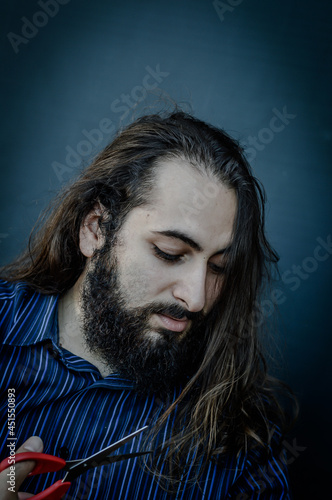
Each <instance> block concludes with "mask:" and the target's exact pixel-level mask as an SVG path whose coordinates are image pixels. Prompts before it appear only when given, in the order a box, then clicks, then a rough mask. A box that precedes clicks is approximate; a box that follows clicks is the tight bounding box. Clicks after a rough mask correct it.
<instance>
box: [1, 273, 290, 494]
mask: <svg viewBox="0 0 332 500" xmlns="http://www.w3.org/2000/svg"><path fill="white" fill-rule="evenodd" d="M57 307H58V297H57V296H50V295H42V294H39V293H37V292H34V291H33V290H31V289H30V288H29V287H28V286H27V285H26V284H23V283H18V284H12V283H8V282H4V281H0V335H1V346H2V347H1V354H0V367H1V391H0V408H1V413H0V415H1V430H0V432H1V438H0V445H1V459H2V458H5V457H6V456H7V455H8V448H7V447H6V445H7V443H8V441H7V439H8V425H7V403H8V400H7V396H8V389H9V388H11V389H15V398H16V414H15V418H16V420H15V437H16V438H17V443H18V446H19V444H22V443H23V441H25V440H26V439H27V438H28V437H29V436H31V435H38V436H40V437H41V438H42V439H43V441H44V445H45V449H44V451H45V453H50V454H53V455H60V456H61V455H62V456H64V455H65V456H64V458H66V459H77V458H83V457H87V456H89V455H91V454H93V453H95V452H97V451H99V450H101V449H102V448H104V447H106V446H108V445H109V444H110V443H112V442H115V441H116V440H118V439H121V438H122V437H124V436H126V435H127V434H130V433H131V432H133V431H134V430H136V429H139V428H140V427H143V426H144V425H149V426H151V425H152V424H153V422H154V421H155V420H156V419H157V418H158V416H159V415H160V414H161V413H162V412H163V411H164V408H163V405H162V403H161V401H160V400H159V399H158V397H156V396H153V395H151V396H144V397H143V396H141V395H138V394H137V393H136V392H135V391H134V390H133V386H132V383H131V381H130V380H126V379H124V378H121V377H120V376H118V375H116V374H112V375H109V376H107V377H105V378H102V376H101V374H100V373H99V371H98V369H97V368H96V367H95V366H93V365H92V364H91V363H89V362H88V361H86V360H84V359H82V358H80V357H78V356H76V355H74V354H72V353H70V352H69V351H66V350H65V349H62V348H61V347H60V346H59V343H58V324H57ZM175 396H176V395H175V394H174V397H175ZM173 418H174V416H172V415H171V416H170V417H169V419H168V421H167V424H166V428H165V435H166V432H167V428H169V427H170V426H171V425H172V419H173ZM279 437H280V436H278V435H277V434H275V435H274V439H275V442H276V441H277V439H278V438H279ZM160 439H161V440H164V439H165V437H164V434H162V435H161V436H160ZM143 440H144V437H143V436H142V435H139V436H137V437H136V438H134V439H133V440H132V441H130V442H128V443H127V444H126V445H124V446H123V447H122V448H121V449H120V451H119V453H121V454H122V453H134V452H136V451H141V450H142V447H143V446H144V449H146V445H145V444H144V445H143ZM276 444H277V442H276ZM276 449H277V448H276ZM188 461H189V474H188V475H186V477H185V478H184V479H183V482H182V484H181V486H179V489H178V491H177V492H176V493H172V494H171V493H167V492H166V491H165V490H164V489H163V488H162V487H161V486H160V484H159V482H158V478H156V477H155V476H154V475H153V474H151V473H150V472H148V471H147V470H146V469H145V468H144V465H142V462H141V459H139V458H131V459H129V460H125V461H122V462H118V463H114V464H110V465H104V466H101V467H98V468H95V469H94V470H91V471H89V472H87V473H85V474H84V475H82V476H80V477H79V478H77V479H76V480H75V481H73V483H72V485H71V487H70V489H69V490H68V492H67V494H66V495H65V497H64V498H65V499H66V500H70V499H76V500H83V499H84V500H85V499H86V500H88V499H89V500H92V499H101V500H104V499H114V500H115V499H116V500H121V499H128V500H129V499H130V500H135V499H139V500H142V499H143V500H166V499H177V500H180V499H185V500H198V499H236V500H247V499H270V500H281V499H286V500H287V499H288V500H289V499H290V493H289V488H288V475H287V466H286V459H285V456H284V454H283V453H277V452H275V453H274V452H273V450H272V454H271V457H270V459H269V461H268V462H266V463H264V461H263V459H262V457H261V455H260V452H259V450H251V451H249V452H248V453H247V454H244V453H243V454H240V456H238V457H235V456H233V457H232V456H229V457H225V458H223V460H222V462H219V463H214V462H212V461H211V462H209V463H208V464H207V466H206V467H205V470H204V473H203V475H202V476H201V478H200V480H199V484H197V483H196V484H195V483H194V484H193V482H192V481H191V480H192V477H193V471H191V470H190V459H188ZM221 463H222V465H221ZM202 465H203V464H202ZM161 469H162V467H161ZM63 476H64V473H63V472H61V471H59V472H57V473H48V474H42V475H39V476H34V477H31V478H29V479H27V480H26V481H25V482H24V483H23V485H22V487H21V491H28V492H31V493H37V492H40V491H42V490H44V489H45V488H46V487H48V486H50V485H51V484H53V483H54V482H55V481H57V480H58V479H62V478H63Z"/></svg>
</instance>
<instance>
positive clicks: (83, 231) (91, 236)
mask: <svg viewBox="0 0 332 500" xmlns="http://www.w3.org/2000/svg"><path fill="white" fill-rule="evenodd" d="M103 212H104V210H103V207H102V205H101V204H100V203H96V204H95V206H94V207H93V209H92V210H91V212H89V213H88V215H87V216H86V217H85V219H84V220H83V222H82V225H81V228H80V234H79V239H80V250H81V252H82V254H83V255H84V256H85V257H92V255H93V254H94V251H95V250H97V249H99V248H101V247H102V246H103V244H104V243H105V238H104V236H103V235H102V232H101V230H100V227H99V219H100V218H101V217H102V215H103Z"/></svg>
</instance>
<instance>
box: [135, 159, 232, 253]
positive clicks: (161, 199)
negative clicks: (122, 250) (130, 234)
mask: <svg viewBox="0 0 332 500" xmlns="http://www.w3.org/2000/svg"><path fill="white" fill-rule="evenodd" d="M236 205H237V202H236V195H235V192H234V191H233V190H232V189H229V188H227V187H226V186H225V185H224V184H222V183H221V182H220V181H219V180H217V179H216V178H215V177H214V176H213V175H209V174H207V173H206V172H205V170H204V169H198V168H196V167H193V166H192V165H191V164H190V163H189V162H188V161H187V160H185V159H182V158H171V159H162V160H159V161H158V163H157V167H156V174H155V179H154V183H153V187H152V189H151V193H150V195H149V203H148V205H145V206H143V207H139V208H137V209H134V210H133V211H132V212H135V211H136V215H138V214H139V215H140V222H142V221H143V220H144V225H145V227H146V229H151V230H154V231H165V230H177V231H179V232H182V233H185V234H188V236H189V237H191V238H192V239H194V240H195V241H197V242H198V243H199V244H200V246H202V247H203V248H205V247H208V248H210V247H211V251H212V248H213V250H215V251H218V250H219V249H220V248H221V247H224V246H227V245H228V244H229V243H230V241H231V238H232V230H233V222H234V218H235V214H236ZM132 215H135V214H132ZM138 222H139V221H138V220H137V223H138Z"/></svg>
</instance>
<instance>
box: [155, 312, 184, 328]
mask: <svg viewBox="0 0 332 500" xmlns="http://www.w3.org/2000/svg"><path fill="white" fill-rule="evenodd" d="M157 317H158V318H159V320H160V321H161V323H162V324H163V326H164V327H165V328H167V330H171V331H172V332H183V331H184V330H185V329H186V328H187V326H188V324H189V320H188V319H187V318H185V319H175V318H172V317H171V316H166V315H165V314H157Z"/></svg>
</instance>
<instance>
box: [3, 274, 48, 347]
mask: <svg viewBox="0 0 332 500" xmlns="http://www.w3.org/2000/svg"><path fill="white" fill-rule="evenodd" d="M56 302H57V301H56V296H50V295H48V296H47V295H42V294H40V293H39V292H36V291H35V290H33V289H32V288H30V287H29V285H28V284H26V283H23V282H8V281H4V280H0V338H1V343H8V344H13V345H23V344H25V343H27V342H31V341H32V335H33V332H34V331H35V330H36V327H37V326H38V327H39V328H38V332H40V334H41V335H43V334H44V331H45V330H46V327H47V326H48V323H49V322H50V320H51V317H52V316H53V313H54V310H55V307H56ZM37 336H40V335H37Z"/></svg>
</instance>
